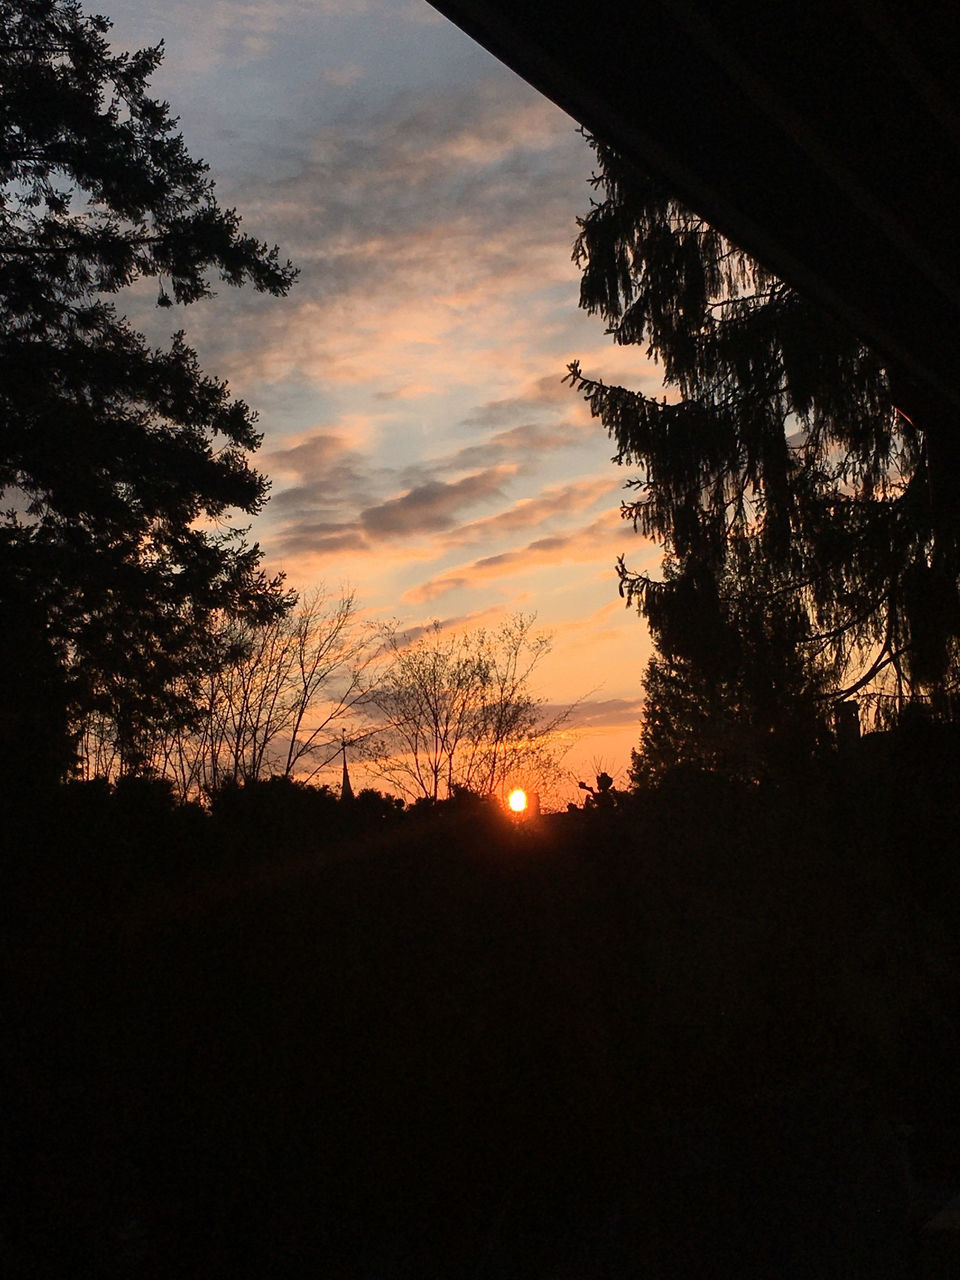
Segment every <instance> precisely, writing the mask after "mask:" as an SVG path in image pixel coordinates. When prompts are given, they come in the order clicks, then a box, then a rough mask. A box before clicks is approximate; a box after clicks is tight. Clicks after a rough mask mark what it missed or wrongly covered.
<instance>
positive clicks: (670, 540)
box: [570, 140, 960, 714]
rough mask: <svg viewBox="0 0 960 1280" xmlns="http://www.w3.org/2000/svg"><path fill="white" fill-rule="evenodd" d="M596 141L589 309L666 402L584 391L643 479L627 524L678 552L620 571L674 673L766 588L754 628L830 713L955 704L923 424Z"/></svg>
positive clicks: (819, 318) (587, 237)
mask: <svg viewBox="0 0 960 1280" xmlns="http://www.w3.org/2000/svg"><path fill="white" fill-rule="evenodd" d="M593 146H594V149H595V151H596V154H597V158H598V171H597V173H596V175H595V177H594V179H593V183H594V186H595V188H596V189H597V190H598V193H599V198H598V199H597V201H596V202H595V203H594V204H593V206H592V208H591V209H590V211H589V213H588V214H587V216H586V217H584V218H583V219H582V220H581V222H580V227H581V231H580V235H579V237H578V239H577V242H576V246H575V250H574V256H575V260H576V261H577V262H578V264H579V265H580V266H581V269H582V273H583V274H582V282H581V305H582V306H583V307H584V308H585V309H586V310H587V311H589V312H591V313H598V314H599V315H601V316H602V317H603V318H604V320H606V321H607V323H608V325H609V326H610V330H609V331H610V332H611V333H612V335H613V338H614V340H615V341H616V342H618V343H621V344H628V345H629V344H641V345H643V346H644V347H645V348H646V351H647V354H648V355H649V356H650V357H652V358H654V359H655V360H656V361H657V362H658V363H659V365H660V366H661V368H662V370H663V373H664V376H665V382H666V386H667V388H668V395H667V396H666V397H665V398H662V399H655V398H651V397H648V396H644V395H642V394H640V393H638V392H635V391H632V390H629V389H626V388H624V387H617V386H608V385H605V384H603V383H602V382H598V381H596V380H592V379H590V378H589V377H587V376H585V375H584V374H583V373H582V372H581V370H580V368H579V365H577V364H574V365H572V366H571V369H570V377H571V382H572V384H573V385H574V386H575V387H577V388H578V389H579V390H580V391H581V392H582V393H583V394H584V396H585V398H586V399H587V400H588V402H589V404H590V407H591V411H592V412H593V414H594V415H595V416H596V417H599V418H600V420H601V421H602V423H603V424H604V426H605V427H606V428H607V430H608V432H609V433H610V435H611V436H612V437H613V438H614V440H615V441H616V445H617V454H616V461H617V462H619V463H624V464H629V465H632V466H635V467H637V468H638V469H639V475H638V476H637V477H636V478H634V479H632V480H630V481H629V482H628V484H629V485H631V486H633V487H634V488H635V489H636V491H637V492H636V496H635V498H634V499H633V500H632V501H630V502H628V503H626V504H625V505H624V508H623V513H624V515H625V517H627V518H628V519H630V520H631V521H632V522H633V524H634V526H635V528H637V529H638V530H640V531H641V532H643V533H644V534H646V535H648V536H650V537H652V538H654V539H656V540H658V541H659V542H661V543H662V544H663V545H664V546H665V547H666V549H667V551H668V553H669V554H670V556H671V557H672V569H671V572H670V573H669V575H668V576H667V577H666V579H665V580H663V581H656V580H653V579H651V578H650V576H649V575H642V574H635V573H633V572H631V571H630V570H629V569H628V568H626V567H625V566H624V565H622V564H621V589H622V591H623V592H624V594H625V595H626V596H627V597H628V598H630V599H634V600H636V601H637V602H638V604H639V607H640V610H641V612H642V613H644V614H645V616H646V617H647V619H648V621H649V623H650V626H651V630H652V632H653V636H654V640H655V641H656V642H657V644H658V647H659V648H660V651H661V658H662V659H664V660H666V662H667V663H668V665H669V664H670V663H673V662H674V661H676V662H679V663H681V664H687V665H688V666H689V664H691V663H692V664H693V665H694V666H695V667H699V668H700V669H701V670H702V671H704V672H708V671H709V663H708V664H707V666H706V667H703V665H702V662H701V654H700V653H698V650H703V651H704V652H705V653H707V654H711V653H713V654H715V652H716V650H715V649H714V647H713V646H714V645H715V643H716V637H713V638H711V639H709V640H707V641H706V648H705V649H704V644H703V637H704V633H705V632H706V633H710V631H711V627H712V626H713V625H714V624H713V623H712V622H711V618H712V617H713V615H715V614H717V610H718V601H719V602H720V606H722V607H720V613H726V614H727V615H728V616H732V615H736V613H737V610H738V609H739V607H740V606H739V605H738V604H737V600H738V599H739V600H741V602H742V598H743V595H742V591H743V585H744V584H745V583H747V582H748V581H752V584H753V585H752V588H751V591H752V593H753V595H755V596H757V595H762V596H765V603H764V604H763V607H762V609H760V610H759V613H757V610H756V609H755V610H754V612H755V613H756V615H757V616H765V617H766V618H767V619H768V624H769V623H770V622H771V620H772V619H773V617H774V616H775V615H776V614H777V613H778V612H779V613H781V614H782V615H783V618H784V620H785V621H784V622H783V623H781V624H777V625H776V627H774V631H775V632H776V633H777V634H779V635H780V636H781V639H782V642H783V644H784V646H785V648H784V654H783V658H782V660H781V664H780V665H781V666H783V665H784V663H786V664H787V665H789V662H788V651H789V650H791V649H796V648H797V647H798V646H799V647H800V648H801V649H802V651H803V652H802V655H801V660H799V665H800V667H801V668H802V669H806V670H807V671H808V672H809V673H810V679H811V681H812V683H813V684H814V685H816V684H818V683H821V684H822V682H823V680H824V679H825V677H827V676H828V677H829V680H828V686H829V688H830V689H831V690H832V695H833V697H834V698H835V699H839V698H842V697H844V696H846V695H847V694H849V693H852V692H861V693H862V695H863V696H866V695H868V694H869V695H870V696H872V697H873V698H874V699H875V701H876V703H877V705H878V706H880V707H882V708H884V709H885V710H886V712H887V713H888V714H890V713H892V714H896V712H897V711H898V710H899V709H900V708H901V707H902V705H903V704H904V702H906V701H909V700H911V699H918V698H919V699H923V700H928V701H930V702H933V703H934V704H935V705H936V706H937V707H939V708H940V709H941V710H942V709H943V708H945V707H946V706H947V703H948V699H947V696H946V695H947V694H948V693H949V692H950V691H951V690H952V689H953V688H954V687H955V686H956V683H957V655H958V647H957V645H958V636H960V594H958V577H960V543H958V529H957V519H956V515H955V514H954V506H955V504H954V503H948V502H947V501H945V495H944V494H943V493H941V492H940V489H941V488H942V486H941V484H940V481H941V480H942V478H943V476H944V475H946V474H947V469H941V470H939V471H938V469H937V468H936V466H935V465H933V464H934V463H935V462H936V459H935V458H934V459H933V460H931V457H930V453H931V449H930V443H929V439H928V437H927V435H926V434H925V432H924V429H923V425H924V424H923V423H922V422H914V421H911V420H910V419H909V418H908V417H907V416H905V415H904V414H903V413H901V412H900V411H899V410H898V409H897V408H896V407H895V397H894V395H893V393H892V391H891V376H890V371H889V370H888V369H886V368H885V367H884V366H883V364H882V362H881V361H880V360H879V359H878V358H877V357H876V356H875V355H874V354H873V353H872V352H871V351H869V350H868V349H867V348H866V347H865V346H864V345H863V344H862V343H860V342H859V341H858V340H857V339H856V338H854V337H853V336H852V335H851V334H849V333H848V332H847V331H846V330H844V329H843V328H841V327H840V326H839V325H838V324H837V323H835V322H834V321H832V320H831V319H830V318H829V317H828V316H826V315H824V314H823V313H822V312H821V311H820V310H819V309H818V308H817V307H816V306H814V305H813V304H812V303H810V302H809V301H808V300H806V299H805V298H803V297H802V296H801V295H800V294H798V293H797V292H796V291H795V290H794V289H792V288H790V287H789V286H788V285H786V284H784V283H783V282H782V281H780V280H779V279H777V278H776V277H774V276H773V275H771V274H770V272H768V271H766V270H765V269H764V268H763V267H762V266H761V265H760V264H759V263H757V262H756V261H754V260H753V259H752V258H750V257H749V256H748V255H747V254H745V253H743V252H742V251H740V250H739V249H738V248H737V247H736V246H735V245H733V244H731V243H730V242H728V241H727V240H725V239H724V238H723V237H722V236H721V235H720V234H719V233H718V232H717V231H715V230H714V229H713V228H712V227H710V226H709V225H708V224H707V223H706V222H704V221H703V219H702V218H699V217H697V216H696V215H695V214H693V213H691V212H690V211H689V210H688V209H686V208H684V207H683V206H681V205H680V204H678V203H677V202H676V201H675V200H673V199H672V198H671V197H670V195H669V193H668V192H667V191H665V190H664V189H663V187H662V186H661V184H660V183H659V181H658V180H656V179H655V178H653V177H651V176H650V175H649V174H646V173H642V172H639V171H638V170H637V169H636V168H634V167H633V166H631V165H630V164H628V163H626V162H625V161H623V160H622V159H621V158H620V157H619V156H618V155H617V154H615V153H614V152H613V151H611V150H610V149H608V148H607V147H605V146H604V145H602V144H601V143H599V142H597V141H595V140H594V141H593ZM811 234H815V229H811ZM737 584H740V585H739V586H738V585H737ZM724 602H725V603H724ZM731 610H732V615H731ZM714 621H716V619H714ZM737 625H741V624H740V623H738V624H737ZM788 637H789V638H788ZM721 647H722V646H721ZM762 651H763V652H764V653H767V654H768V653H769V640H768V643H767V644H766V646H764V647H762ZM760 656H761V648H757V649H756V651H755V655H754V659H751V661H752V662H754V667H755V669H757V670H759V667H758V666H757V663H758V662H759V658H760ZM774 665H776V664H774ZM823 692H824V689H823V688H821V689H820V693H821V694H822V693H823Z"/></svg>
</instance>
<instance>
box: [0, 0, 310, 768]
mask: <svg viewBox="0 0 960 1280" xmlns="http://www.w3.org/2000/svg"><path fill="white" fill-rule="evenodd" d="M109 27H110V23H109V22H108V21H107V20H106V19H105V18H101V17H90V16H86V15H85V14H84V13H83V12H82V11H81V9H80V7H79V6H78V5H77V4H76V3H73V2H72V0H19V2H18V3H8V2H7V0H4V2H3V3H0V371H2V378H0V494H2V496H3V499H4V504H5V506H6V512H5V514H4V516H3V517H2V523H0V582H2V583H3V584H4V585H3V586H0V595H2V598H0V606H3V607H4V608H5V609H6V610H7V611H8V612H9V611H11V610H13V611H15V601H16V599H17V598H19V597H20V596H23V595H27V596H29V597H30V598H31V599H32V600H33V602H34V603H35V605H36V606H37V607H38V608H39V609H40V610H41V612H42V615H43V618H44V622H43V627H44V630H45V632H46V635H47V638H48V641H49V645H50V648H51V651H53V652H56V653H57V655H58V656H59V659H60V661H61V662H62V664H63V667H64V672H65V677H66V679H67V681H68V685H69V690H70V693H69V711H70V714H71V715H72V716H74V717H76V716H77V715H79V714H80V713H82V712H83V711H85V710H89V709H91V708H96V709H99V710H100V711H101V712H103V713H104V714H109V715H110V716H111V717H112V718H113V720H114V721H115V723H116V724H117V726H118V732H119V735H120V737H121V743H120V746H121V750H122V751H123V752H125V753H126V754H127V755H128V756H135V754H136V749H137V748H136V743H137V740H138V736H139V735H140V734H141V730H142V728H143V726H144V725H145V724H148V723H149V722H151V721H152V720H154V719H156V717H158V716H169V715H171V714H176V711H177V709H176V708H175V707H173V706H172V705H171V690H172V689H173V688H174V686H175V684H176V683H177V681H178V680H180V681H182V678H183V677H184V675H185V674H187V675H188V674H189V673H190V671H191V670H194V669H197V668H198V667H199V666H200V665H202V664H201V658H200V649H201V648H202V640H203V636H204V628H205V622H206V619H207V618H208V617H209V616H210V614H211V611H213V610H217V609H226V610H228V611H230V612H236V613H240V614H251V613H252V614H254V615H257V616H264V615H269V614H271V613H272V612H274V611H275V610H276V609H278V608H279V607H281V606H282V605H283V602H284V597H283V593H282V591H281V587H280V583H279V582H278V581H272V582H270V581H267V580H266V578H265V576H264V574H263V572H262V570H261V568H260V551H259V549H258V548H257V547H256V546H247V545H245V543H244V541H243V538H242V536H240V535H238V534H237V533H236V532H234V531H229V532H226V533H224V532H222V531H218V528H219V529H221V530H222V526H218V523H217V522H218V520H219V518H220V517H221V516H223V515H224V513H226V512H227V511H229V510H230V509H236V510H239V511H241V512H245V513H247V514H253V513H255V512H256V511H258V510H259V508H260V506H261V504H262V503H263V501H264V498H265V494H266V488H267V485H266V481H265V479H264V477H263V476H262V475H260V474H258V473H257V472H256V471H255V470H253V469H252V468H251V467H250V465H249V461H248V455H249V452H250V451H251V450H253V449H256V447H257V446H258V444H259V441H260V437H259V436H258V434H257V432H256V430H255V427H254V421H255V419H254V415H253V414H252V413H251V412H250V410H249V409H248V407H247V406H246V405H245V404H244V403H243V402H242V401H238V400H233V399H231V397H230V395H229V394H228V391H227V387H226V385H225V384H224V383H222V382H219V381H217V380H216V379H215V378H210V377H207V376H205V375H204V374H203V372H202V371H201V369H200V367H199V365H198V362H197V357H196V355H195V353H194V352H193V351H192V350H191V349H190V347H189V346H187V344H186V342H185V341H184V338H183V335H182V334H176V335H174V337H173V339H172V341H171V343H170V345H169V347H166V348H164V349H157V350H153V349H151V348H150V347H149V346H148V345H147V343H146V341H145V340H144V338H143V336H142V335H141V334H139V333H138V332H136V331H135V330H134V329H133V328H131V326H130V325H129V324H128V322H127V321H126V319H125V318H124V317H123V316H121V315H119V314H118V312H117V311H116V309H115V308H114V306H113V305H112V303H111V302H110V301H109V298H110V296H111V295H113V294H115V293H116V292H117V291H118V290H121V289H122V288H124V287H125V286H128V285H131V284H132V283H134V282H135V281H136V280H138V279H140V278H141V277H149V278H152V279H154V280H156V281H157V282H158V284H157V288H158V305H160V306H164V307H169V306H172V305H173V304H174V303H191V302H195V301H197V300H198V299H200V298H204V297H207V296H209V295H210V293H211V286H210V276H211V274H214V275H219V277H220V278H221V279H222V280H224V281H226V282H227V283H228V284H231V285H240V284H242V283H244V282H250V283H252V284H253V285H254V287H255V288H257V289H258V290H266V291H268V292H270V293H274V294H283V293H285V292H286V291H287V289H288V287H289V285H290V284H291V281H292V280H293V277H294V274H295V273H294V271H293V269H292V268H291V266H290V264H289V263H288V264H286V265H284V264H282V263H281V262H280V261H279V259H278V252H277V250H276V249H275V248H274V249H268V248H267V246H266V245H264V244H261V243H259V242H257V241H256V240H254V239H252V238H250V237H249V236H246V235H244V234H243V233H242V232H241V230H240V225H239V219H238V217H237V215H236V214H235V213H234V212H233V211H231V210H224V209H221V208H220V207H219V205H218V204H217V202H216V200H215V198H214V194H213V184H212V182H211V181H210V179H209V177H208V176H207V169H206V166H205V165H204V164H202V163H199V162H197V161H195V160H193V159H191V157H190V156H189V155H188V154H187V151H186V148H185V146H184V143H183V140H182V138H181V137H180V135H179V134H178V133H177V131H176V128H175V125H176V122H175V120H173V119H172V118H171V116H170V112H169V108H168V106H167V105H166V104H165V103H162V102H159V101H157V100H156V99H154V98H152V97H150V95H149V93H148V91H147V82H148V79H149V77H150V75H151V73H152V72H153V71H154V70H155V69H156V67H157V65H158V64H159V62H160V59H161V56H162V50H161V49H160V48H154V49H144V50H141V51H140V52H138V53H132V54H128V53H121V54H117V53H114V52H112V51H111V48H110V45H109V43H108V41H107V32H108V30H109ZM31 674H33V675H36V678H37V680H39V679H40V678H41V674H40V670H39V668H38V669H37V671H36V672H34V673H31V671H30V670H29V669H28V670H27V671H26V672H25V673H24V678H25V679H29V678H30V677H31ZM181 687H182V684H181Z"/></svg>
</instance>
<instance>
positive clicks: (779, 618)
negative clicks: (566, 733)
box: [631, 540, 835, 785]
mask: <svg viewBox="0 0 960 1280" xmlns="http://www.w3.org/2000/svg"><path fill="white" fill-rule="evenodd" d="M730 554H731V560H730V563H729V564H728V565H727V566H726V567H725V570H724V572H723V573H722V575H721V576H720V577H719V579H718V578H717V577H715V576H714V575H713V574H706V575H704V576H703V578H702V579H701V580H700V581H699V582H696V581H695V580H693V577H692V575H691V574H690V572H689V567H688V573H687V579H686V581H685V582H684V583H682V585H681V588H680V592H681V594H680V595H679V601H680V603H681V604H682V605H683V608H682V610H678V608H677V596H676V595H674V594H673V593H674V589H675V583H676V580H677V577H678V575H679V569H678V566H677V563H676V561H675V560H674V559H673V558H671V557H668V558H667V559H666V561H665V562H664V569H663V575H664V583H663V585H662V586H661V585H660V584H659V583H650V584H649V585H647V587H646V594H647V598H646V599H645V602H644V608H645V613H646V615H647V618H648V621H649V625H650V630H651V634H652V636H653V639H654V641H655V644H656V647H657V652H656V653H655V655H654V656H653V658H651V660H650V662H649V664H648V666H647V670H646V672H645V675H644V694H645V702H644V718H643V726H642V730H641V738H640V750H639V751H638V752H634V753H633V767H632V769H631V778H632V781H633V782H634V784H635V785H639V784H642V783H649V782H656V781H659V780H660V779H661V778H663V777H664V776H665V775H666V774H668V773H670V772H671V771H672V770H673V769H675V768H677V767H678V766H679V767H683V768H694V769H697V770H703V771H706V772H711V773H720V774H724V775H725V776H727V777H730V778H736V779H740V780H742V781H756V780H758V779H760V778H762V777H765V776H770V775H774V776H775V775H780V776H783V775H784V774H785V773H792V772H794V771H795V770H797V769H798V768H800V767H802V766H803V764H804V762H806V761H809V760H810V758H811V757H812V756H814V755H815V754H817V752H818V751H819V750H821V749H823V748H824V747H825V746H827V745H828V744H829V743H830V742H831V738H830V732H829V717H828V715H827V714H826V710H827V707H828V705H829V700H828V698H827V697H826V696H825V694H826V692H827V691H828V690H829V689H830V687H831V681H832V679H833V678H834V677H835V672H834V671H833V670H832V669H831V667H830V666H829V664H828V663H827V662H826V660H825V659H824V658H823V656H822V655H821V653H820V651H819V647H818V646H816V645H812V644H811V636H810V619H809V616H808V614H807V613H806V611H805V610H804V609H803V608H800V607H798V606H797V602H796V598H795V596H794V595H793V593H790V592H788V593H786V596H785V597H783V598H782V597H781V596H780V594H779V593H778V592H777V591H776V589H775V587H774V586H773V585H772V584H771V582H770V578H769V572H768V571H769V566H768V565H767V564H766V563H765V562H764V561H763V560H762V558H755V557H752V556H751V549H750V542H749V540H748V541H747V542H746V543H744V544H742V545H739V546H735V547H732V548H731V553H730ZM694 589H696V590H697V591H698V594H697V596H696V597H695V598H694V596H693V591H694ZM664 606H665V607H664Z"/></svg>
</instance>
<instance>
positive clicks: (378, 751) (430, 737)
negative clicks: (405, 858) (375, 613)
mask: <svg viewBox="0 0 960 1280" xmlns="http://www.w3.org/2000/svg"><path fill="white" fill-rule="evenodd" d="M534 621H535V619H534V618H533V617H528V616H525V615H523V614H516V615H515V616H514V617H512V618H511V619H509V620H508V621H507V622H505V623H504V624H503V625H502V626H501V627H500V628H498V629H497V630H496V631H488V630H485V629H479V630H476V631H471V632H453V631H448V630H445V629H444V628H443V626H442V625H441V624H440V623H439V622H434V623H433V625H432V626H431V627H429V628H428V629H427V630H426V631H425V632H423V633H421V634H420V635H419V636H417V637H416V638H414V639H412V640H410V639H408V637H407V636H405V635H404V633H403V632H402V631H401V630H400V629H399V628H398V627H397V626H396V625H392V626H388V627H386V628H384V630H383V632H382V648H381V655H380V668H381V669H380V672H379V674H378V677H377V680H376V683H375V684H374V686H373V688H372V691H371V692H370V694H369V695H368V697H367V700H366V707H367V711H368V714H370V713H371V712H373V713H374V714H375V715H379V717H380V725H379V728H378V730H377V731H375V732H374V733H373V734H371V736H370V738H369V740H368V743H367V757H368V762H369V764H370V767H371V768H372V769H373V770H374V772H376V773H378V774H379V775H380V777H381V778H382V779H383V780H384V781H385V782H387V783H388V784H389V785H390V786H392V787H394V788H396V789H397V790H398V791H400V792H402V793H403V794H404V795H405V796H407V797H411V798H418V797H426V798H428V799H433V800H437V799H442V798H444V797H446V796H450V795H452V794H453V793H454V792H455V791H456V790H457V789H458V788H464V789H467V790H470V791H473V792H476V793H478V794H487V793H490V792H495V791H498V790H499V789H500V788H502V787H503V785H504V784H505V782H507V781H508V780H511V779H513V778H515V777H518V776H520V775H523V777H524V779H525V780H526V781H528V783H530V784H534V783H538V782H541V783H542V781H543V780H545V779H546V777H547V776H549V775H550V774H552V773H553V772H555V771H556V769H557V765H558V762H559V757H560V755H561V754H562V749H561V747H560V744H559V739H558V730H559V729H560V728H561V727H562V725H563V724H564V722H565V721H566V718H567V715H568V712H567V711H563V712H561V713H559V714H558V715H556V716H554V717H553V718H550V719H545V718H544V716H543V714H542V703H541V701H540V700H538V699H537V698H535V697H534V696H533V695H532V693H531V692H530V687H529V682H530V678H531V676H532V674H533V671H534V669H535V668H536V667H537V665H538V664H539V662H540V661H541V660H542V659H543V658H544V657H545V656H546V654H547V653H548V652H549V650H550V641H549V639H548V637H546V636H545V635H542V634H535V633H534V632H533V623H534Z"/></svg>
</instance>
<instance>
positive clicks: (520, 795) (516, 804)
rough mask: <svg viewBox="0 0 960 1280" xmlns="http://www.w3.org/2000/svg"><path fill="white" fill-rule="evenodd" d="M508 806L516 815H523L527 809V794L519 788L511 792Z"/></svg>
mask: <svg viewBox="0 0 960 1280" xmlns="http://www.w3.org/2000/svg"><path fill="white" fill-rule="evenodd" d="M507 804H508V805H509V806H510V808H511V809H512V810H513V812H514V813H523V811H524V809H525V808H526V807H527V793H526V792H525V791H522V790H521V789H520V787H517V789H516V791H511V792H510V794H509V796H508V797H507Z"/></svg>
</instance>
